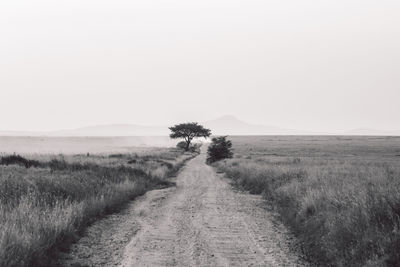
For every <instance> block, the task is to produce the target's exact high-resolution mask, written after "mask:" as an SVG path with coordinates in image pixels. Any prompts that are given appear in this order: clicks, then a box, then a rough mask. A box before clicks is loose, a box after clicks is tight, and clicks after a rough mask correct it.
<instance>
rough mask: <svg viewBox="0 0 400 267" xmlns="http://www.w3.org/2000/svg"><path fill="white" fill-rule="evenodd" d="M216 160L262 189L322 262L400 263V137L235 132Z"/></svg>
mask: <svg viewBox="0 0 400 267" xmlns="http://www.w3.org/2000/svg"><path fill="white" fill-rule="evenodd" d="M231 140H232V142H233V147H234V148H235V151H234V152H235V158H233V159H228V160H224V161H222V162H219V163H217V164H215V166H216V167H217V168H218V169H219V170H220V171H223V172H225V173H226V175H227V176H228V177H230V178H231V179H232V180H233V182H234V183H235V184H236V185H237V186H238V187H240V188H242V189H245V190H248V191H250V192H251V193H254V194H261V195H262V196H263V197H264V198H265V199H267V200H268V201H269V203H270V204H271V205H272V206H273V207H274V208H275V209H276V211H278V212H279V214H280V217H281V219H282V220H283V221H284V222H285V224H286V225H287V226H289V227H290V228H291V229H292V231H293V232H294V233H295V234H296V236H297V237H298V238H299V240H300V242H301V243H302V247H303V249H304V251H305V252H306V254H307V255H308V256H309V258H310V259H311V260H313V261H315V262H316V263H317V264H318V265H322V266H399V263H400V137H380V136H370V137H354V136H251V137H250V136H248V137H239V136H234V137H232V138H231Z"/></svg>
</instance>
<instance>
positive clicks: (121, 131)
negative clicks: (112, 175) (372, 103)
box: [0, 115, 400, 136]
mask: <svg viewBox="0 0 400 267" xmlns="http://www.w3.org/2000/svg"><path fill="white" fill-rule="evenodd" d="M200 124H202V125H204V126H205V127H207V128H210V129H211V131H212V133H213V134H215V135H332V134H335V135H400V131H379V130H374V129H368V128H358V129H354V130H350V131H346V132H336V133H321V132H312V131H302V130H294V129H286V128H279V127H276V126H269V125H257V124H249V123H247V122H244V121H241V120H239V119H238V118H236V117H234V116H229V115H228V116H223V117H220V118H218V119H215V120H210V121H205V122H200ZM169 132H170V131H169V129H168V126H167V125H165V126H143V125H135V124H107V125H95V126H88V127H82V128H76V129H69V130H59V131H48V132H33V131H32V132H28V131H0V136H168V135H169Z"/></svg>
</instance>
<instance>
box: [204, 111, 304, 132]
mask: <svg viewBox="0 0 400 267" xmlns="http://www.w3.org/2000/svg"><path fill="white" fill-rule="evenodd" d="M203 124H204V126H205V127H207V128H210V129H211V130H212V132H213V134H217V135H223V134H226V135H280V134H282V135H288V134H309V133H306V132H304V131H303V132H301V131H296V130H291V129H284V128H279V127H275V126H267V125H256V124H249V123H246V122H244V121H241V120H239V119H238V118H236V117H234V116H229V115H228V116H223V117H220V118H218V119H216V120H211V121H206V122H204V123H203Z"/></svg>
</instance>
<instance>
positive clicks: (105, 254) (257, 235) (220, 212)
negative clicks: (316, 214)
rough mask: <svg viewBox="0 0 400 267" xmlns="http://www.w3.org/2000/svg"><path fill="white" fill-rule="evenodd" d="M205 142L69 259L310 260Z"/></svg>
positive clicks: (139, 262) (136, 262)
mask: <svg viewBox="0 0 400 267" xmlns="http://www.w3.org/2000/svg"><path fill="white" fill-rule="evenodd" d="M205 158H206V155H205V148H203V151H202V153H201V154H200V155H199V156H197V157H196V158H194V159H192V160H191V161H189V162H188V163H187V165H186V166H185V167H184V168H183V170H182V171H181V172H180V173H179V175H178V176H177V177H176V184H177V186H176V187H171V188H167V189H161V190H153V191H150V192H148V193H147V194H146V195H144V196H142V197H140V198H138V199H137V200H135V201H133V202H132V203H130V204H129V206H128V207H127V208H126V209H125V210H124V211H123V212H121V213H118V214H114V215H111V216H108V217H107V218H105V219H103V220H100V221H98V222H96V223H95V224H93V225H92V226H91V227H89V228H88V230H87V232H86V234H85V236H84V237H83V238H81V239H80V241H79V242H78V243H76V244H74V245H73V247H72V249H71V251H70V253H68V254H65V255H63V256H62V257H61V259H60V264H61V265H64V266H113V265H114V266H125V267H127V266H307V265H308V264H307V263H306V262H305V261H303V260H302V258H301V256H300V254H299V253H298V252H296V241H295V239H294V238H293V236H291V235H290V233H289V232H288V231H287V230H286V228H285V227H284V226H283V225H282V224H280V223H279V220H278V219H277V217H276V215H275V214H274V213H273V212H271V211H268V210H267V209H265V207H266V206H265V205H266V204H265V202H264V201H263V200H262V199H261V197H260V196H255V195H250V194H247V193H242V192H237V191H236V190H234V189H233V188H232V186H231V185H230V184H229V180H228V179H226V178H224V177H223V174H217V173H216V172H215V170H214V169H213V168H211V167H210V166H208V165H206V164H205Z"/></svg>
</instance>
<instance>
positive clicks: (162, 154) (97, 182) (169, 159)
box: [0, 149, 195, 266]
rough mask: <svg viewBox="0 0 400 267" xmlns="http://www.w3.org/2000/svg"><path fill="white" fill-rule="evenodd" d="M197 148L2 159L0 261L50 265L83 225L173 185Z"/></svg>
mask: <svg viewBox="0 0 400 267" xmlns="http://www.w3.org/2000/svg"><path fill="white" fill-rule="evenodd" d="M194 155H195V154H194V153H183V152H182V151H180V150H177V149H159V150H157V152H152V153H142V154H139V155H138V154H114V155H90V156H89V155H86V154H85V155H75V156H63V155H59V156H57V157H54V156H52V155H36V156H35V157H34V158H33V159H28V157H22V156H18V155H11V156H4V157H2V159H1V160H0V225H1V228H0V266H48V265H53V264H54V260H53V259H54V255H55V253H56V252H57V251H59V250H61V251H62V250H66V249H68V246H69V245H70V244H71V242H74V241H75V240H76V239H77V238H78V237H79V235H80V233H81V232H82V230H83V229H84V228H85V227H86V226H87V225H88V224H90V223H91V222H93V221H94V220H96V219H98V218H99V217H101V216H104V215H105V214H108V213H111V212H115V211H118V210H119V209H121V208H122V207H123V204H124V203H126V202H127V201H129V200H131V199H133V198H135V197H136V196H138V195H141V194H143V193H144V192H146V191H147V190H149V189H152V188H156V187H165V186H168V185H169V184H170V183H171V182H169V181H168V180H167V179H166V178H168V177H169V176H171V175H173V174H174V173H176V172H177V171H178V170H179V168H180V167H181V166H182V165H183V163H184V161H185V160H187V159H189V158H191V157H192V156H194Z"/></svg>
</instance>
